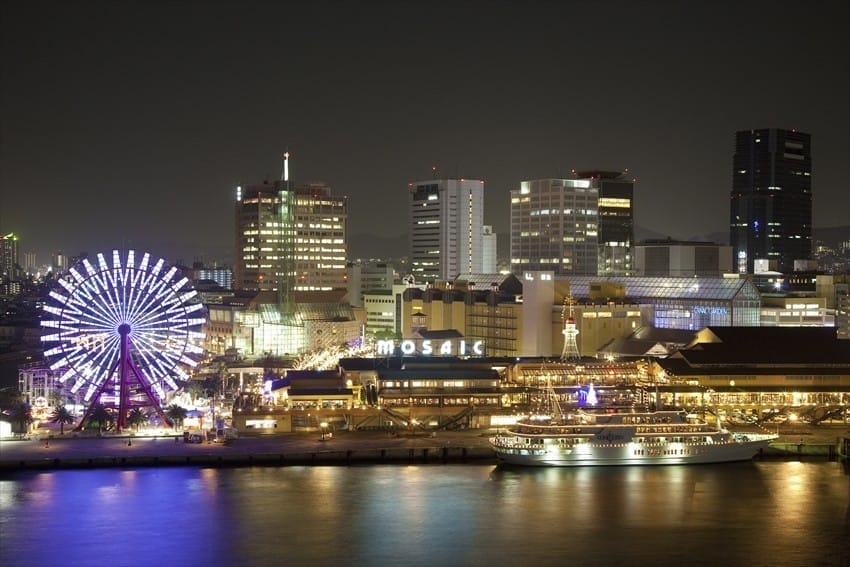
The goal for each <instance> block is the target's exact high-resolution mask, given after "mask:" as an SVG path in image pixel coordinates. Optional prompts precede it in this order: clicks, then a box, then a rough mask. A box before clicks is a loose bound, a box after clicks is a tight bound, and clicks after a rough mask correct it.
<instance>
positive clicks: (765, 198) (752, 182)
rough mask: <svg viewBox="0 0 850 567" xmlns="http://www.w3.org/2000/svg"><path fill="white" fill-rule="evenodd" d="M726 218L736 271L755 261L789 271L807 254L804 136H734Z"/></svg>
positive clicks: (807, 142)
mask: <svg viewBox="0 0 850 567" xmlns="http://www.w3.org/2000/svg"><path fill="white" fill-rule="evenodd" d="M732 162H733V165H732V192H731V207H730V221H729V236H730V244H731V245H732V253H733V260H734V261H735V268H736V271H737V272H739V273H753V272H754V267H753V266H754V262H755V261H756V260H766V261H767V262H768V264H769V265H770V269H772V270H776V271H779V272H790V271H792V270H793V268H794V261H795V260H808V259H810V258H811V257H812V178H811V174H812V154H811V139H810V136H809V134H804V133H803V132H797V131H796V130H780V129H776V128H766V129H761V130H744V131H739V132H737V133H736V134H735V154H734V157H733V160H732Z"/></svg>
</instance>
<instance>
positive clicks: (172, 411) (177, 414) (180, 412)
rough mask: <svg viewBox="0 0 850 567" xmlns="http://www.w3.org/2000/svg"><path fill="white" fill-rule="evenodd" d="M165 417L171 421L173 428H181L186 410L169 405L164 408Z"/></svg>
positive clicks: (175, 405)
mask: <svg viewBox="0 0 850 567" xmlns="http://www.w3.org/2000/svg"><path fill="white" fill-rule="evenodd" d="M165 417H167V418H168V419H169V420H171V423H173V424H174V426H175V427H178V426H179V427H183V420H184V419H186V408H184V407H181V406H178V405H177V404H171V405H170V406H168V407H167V408H165Z"/></svg>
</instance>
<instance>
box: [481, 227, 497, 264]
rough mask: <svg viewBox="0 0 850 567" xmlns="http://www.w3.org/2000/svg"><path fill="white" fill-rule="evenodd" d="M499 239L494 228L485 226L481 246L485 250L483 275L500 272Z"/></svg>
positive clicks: (482, 262)
mask: <svg viewBox="0 0 850 567" xmlns="http://www.w3.org/2000/svg"><path fill="white" fill-rule="evenodd" d="M497 241H498V239H497V236H496V233H495V232H493V227H492V226H490V225H484V234H483V235H482V237H481V246H482V248H483V250H484V252H483V255H484V256H483V260H482V261H481V273H482V274H495V273H497V272H498V271H499V270H498V256H497V248H498V243H497Z"/></svg>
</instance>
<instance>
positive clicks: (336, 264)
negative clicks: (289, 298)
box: [233, 180, 348, 293]
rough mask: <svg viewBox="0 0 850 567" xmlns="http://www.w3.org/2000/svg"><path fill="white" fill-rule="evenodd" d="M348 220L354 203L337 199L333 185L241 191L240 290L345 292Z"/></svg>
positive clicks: (238, 197) (238, 221)
mask: <svg viewBox="0 0 850 567" xmlns="http://www.w3.org/2000/svg"><path fill="white" fill-rule="evenodd" d="M347 221H348V198H347V197H334V196H332V195H331V189H330V187H328V186H327V185H323V184H320V183H309V184H303V185H299V186H296V187H295V188H294V189H292V190H290V189H288V180H281V181H275V182H273V183H272V182H268V181H264V182H263V183H261V184H256V185H246V186H240V187H238V188H237V190H236V221H235V226H236V263H235V266H234V267H235V270H234V271H235V274H234V282H233V286H234V288H235V289H239V290H255V291H273V290H276V291H279V292H281V291H285V292H286V293H288V292H290V291H320V290H325V291H327V290H333V289H345V287H346V241H347V238H346V230H347V228H346V227H347ZM287 274H288V276H287Z"/></svg>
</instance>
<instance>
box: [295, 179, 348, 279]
mask: <svg viewBox="0 0 850 567" xmlns="http://www.w3.org/2000/svg"><path fill="white" fill-rule="evenodd" d="M294 213H295V214H294V216H295V225H294V229H295V263H294V268H295V275H296V281H295V290H296V291H302V290H304V291H306V290H310V291H320V290H324V291H327V290H332V289H346V286H347V284H346V255H347V252H348V250H347V226H348V197H346V196H333V195H331V188H330V187H328V186H327V185H324V184H322V183H307V184H303V185H298V186H296V187H295V211H294Z"/></svg>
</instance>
